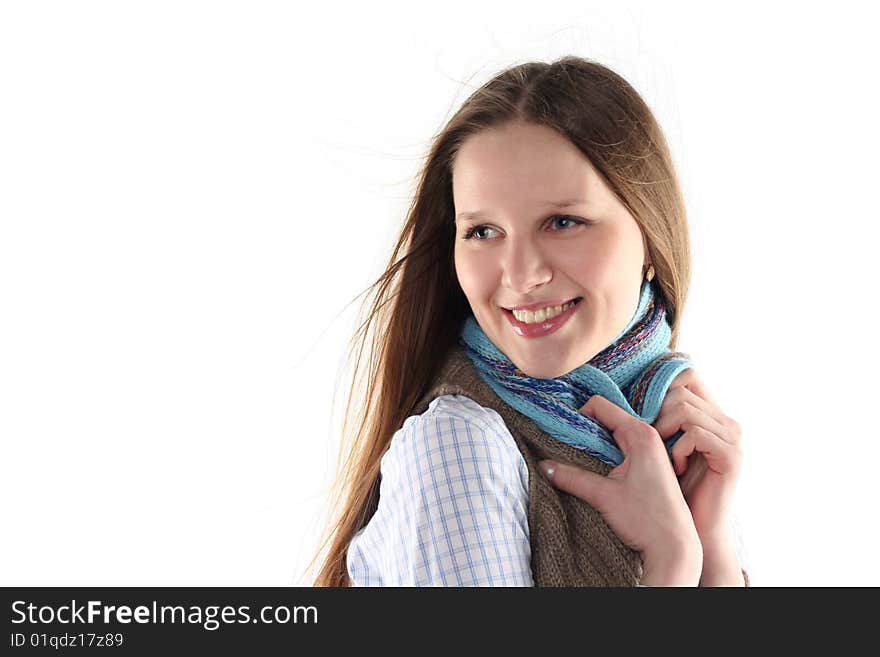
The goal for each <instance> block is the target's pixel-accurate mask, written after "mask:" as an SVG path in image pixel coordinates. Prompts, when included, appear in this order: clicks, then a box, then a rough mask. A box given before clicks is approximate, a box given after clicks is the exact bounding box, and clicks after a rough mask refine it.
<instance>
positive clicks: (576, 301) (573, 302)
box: [502, 297, 584, 324]
mask: <svg viewBox="0 0 880 657" xmlns="http://www.w3.org/2000/svg"><path fill="white" fill-rule="evenodd" d="M583 300H584V298H583V297H575V298H574V299H569V300H568V301H566V302H565V303H563V304H561V305H562V306H565V305H566V304H569V303H570V304H572V306H571V307H572V308H573V307H574V306H577V305H578V304H579V303H580V302H581V301H583ZM570 309H571V308H569V310H570ZM502 310H503V311H504V312H505V313H507V314H508V315H509V316H510V317H511V318H512V319H515V320H516V321H520V320H518V319H516V317H515V316H514V314H513V311H512V310H510V309H509V308H502ZM564 312H567V311H564ZM544 321H547V320H544ZM540 323H541V322H536V324H540Z"/></svg>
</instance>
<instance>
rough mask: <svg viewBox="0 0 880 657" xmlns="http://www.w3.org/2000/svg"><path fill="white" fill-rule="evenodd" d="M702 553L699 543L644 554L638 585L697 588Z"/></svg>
mask: <svg viewBox="0 0 880 657" xmlns="http://www.w3.org/2000/svg"><path fill="white" fill-rule="evenodd" d="M702 569H703V551H702V547H701V546H700V544H699V543H696V544H694V543H693V542H690V543H682V544H680V545H677V546H673V547H671V548H668V549H666V550H663V551H659V552H653V553H646V554H645V555H644V560H643V567H642V579H641V581H640V584H642V585H644V586H699V584H700V574H701V572H702Z"/></svg>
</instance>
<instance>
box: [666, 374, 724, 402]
mask: <svg viewBox="0 0 880 657" xmlns="http://www.w3.org/2000/svg"><path fill="white" fill-rule="evenodd" d="M673 387H675V388H679V387H681V388H685V389H687V390H689V391H691V392H692V393H694V394H695V395H697V396H698V397H699V398H700V399H705V400H706V401H707V402H709V403H710V404H712V405H714V406H717V404H716V403H715V399H714V398H713V397H712V395H711V394H709V390H708V388H706V384H704V383H703V380H702V379H701V378H700V376H699V374H697V370H695V369H694V368H693V367H689V368H688V369H686V370H685V371H683V372H681V373H680V374H679V375H678V376H676V377H675V378H674V379H672V383H670V384H669V389H670V390H671V389H672V388H673Z"/></svg>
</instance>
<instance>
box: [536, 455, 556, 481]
mask: <svg viewBox="0 0 880 657" xmlns="http://www.w3.org/2000/svg"><path fill="white" fill-rule="evenodd" d="M538 470H540V471H541V474H542V475H544V476H545V477H546V478H547V479H548V480H549V481H553V473H554V472H556V462H555V461H551V460H550V459H546V460H544V461H538Z"/></svg>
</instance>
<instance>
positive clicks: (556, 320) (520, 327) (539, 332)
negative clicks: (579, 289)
mask: <svg viewBox="0 0 880 657" xmlns="http://www.w3.org/2000/svg"><path fill="white" fill-rule="evenodd" d="M581 301H583V297H576V302H575V304H574V305H573V306H572V307H571V308H569V309H568V310H566V311H565V312H564V313H562V314H560V315H557V316H556V317H551V318H550V319H545V320H544V321H543V322H535V323H534V324H526V323H525V322H521V321H519V320H518V319H517V318H516V317H514V316H513V312H512V311H511V310H508V309H507V308H504V309H503V310H504V315H505V316H506V317H507V321H508V322H510V326H511V327H512V328H513V332H514V333H516V334H517V335H519V336H521V337H524V338H541V337H544V336H545V335H550V334H551V333H554V332H556V331H558V330H559V329H560V328H562V326H563V324H565V323H566V322H567V321H568V320H569V318H571V316H572V315H574V314H575V313H576V312H577V311H578V309H579V308H580V307H581V306H582V305H583V304H582V303H581ZM563 303H568V302H567V301H566V302H563ZM557 305H562V304H557Z"/></svg>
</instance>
